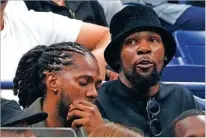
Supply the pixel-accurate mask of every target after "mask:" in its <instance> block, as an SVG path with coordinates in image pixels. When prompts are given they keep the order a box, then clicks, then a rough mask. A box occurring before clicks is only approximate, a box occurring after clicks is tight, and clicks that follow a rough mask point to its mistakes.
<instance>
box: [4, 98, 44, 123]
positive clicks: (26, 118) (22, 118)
mask: <svg viewBox="0 0 206 138" xmlns="http://www.w3.org/2000/svg"><path fill="white" fill-rule="evenodd" d="M47 116H48V115H47V113H45V112H31V110H30V109H29V108H25V109H24V110H22V109H21V108H20V106H19V104H18V103H17V102H16V101H14V100H6V99H3V98H1V126H2V127H5V126H11V125H15V123H25V122H26V123H27V124H28V125H31V124H35V123H38V122H40V121H43V120H45V119H46V118H47Z"/></svg>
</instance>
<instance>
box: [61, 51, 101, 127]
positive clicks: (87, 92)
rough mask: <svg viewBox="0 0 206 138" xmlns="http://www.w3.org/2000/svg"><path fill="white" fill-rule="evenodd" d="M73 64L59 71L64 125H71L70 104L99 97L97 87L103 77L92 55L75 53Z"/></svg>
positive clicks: (90, 100) (91, 100)
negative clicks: (68, 119) (68, 115)
mask: <svg viewBox="0 0 206 138" xmlns="http://www.w3.org/2000/svg"><path fill="white" fill-rule="evenodd" d="M72 60H74V61H73V63H74V64H73V65H70V66H68V67H65V68H64V69H62V70H61V71H58V73H57V78H58V89H59V91H60V95H59V104H58V105H57V106H58V107H57V108H58V109H59V115H60V117H61V118H62V119H63V120H64V121H63V122H64V126H70V125H71V122H68V121H67V120H66V118H67V114H68V111H69V109H70V108H69V106H70V105H71V104H72V103H73V102H75V101H77V100H86V101H89V102H93V100H94V99H95V98H96V97H97V89H98V88H99V87H100V84H101V79H100V73H99V67H98V64H97V61H96V60H95V59H94V58H93V57H91V56H90V55H88V54H87V55H85V56H83V55H79V54H75V55H74V56H73V58H72Z"/></svg>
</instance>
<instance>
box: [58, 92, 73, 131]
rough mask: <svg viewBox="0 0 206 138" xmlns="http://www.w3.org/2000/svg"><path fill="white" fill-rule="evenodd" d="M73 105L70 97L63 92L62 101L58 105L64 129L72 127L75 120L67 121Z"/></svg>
mask: <svg viewBox="0 0 206 138" xmlns="http://www.w3.org/2000/svg"><path fill="white" fill-rule="evenodd" d="M70 105H71V100H70V98H69V96H68V95H67V94H66V93H65V92H64V91H63V90H62V92H61V94H60V101H59V103H58V105H57V108H58V113H59V116H60V120H61V122H62V124H63V126H64V127H71V124H72V122H73V120H67V116H68V112H69V106H70Z"/></svg>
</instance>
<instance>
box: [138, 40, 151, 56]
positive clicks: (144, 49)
mask: <svg viewBox="0 0 206 138" xmlns="http://www.w3.org/2000/svg"><path fill="white" fill-rule="evenodd" d="M151 52H152V51H151V49H150V46H149V43H148V42H147V41H142V42H141V43H140V46H139V48H138V49H137V55H142V54H151Z"/></svg>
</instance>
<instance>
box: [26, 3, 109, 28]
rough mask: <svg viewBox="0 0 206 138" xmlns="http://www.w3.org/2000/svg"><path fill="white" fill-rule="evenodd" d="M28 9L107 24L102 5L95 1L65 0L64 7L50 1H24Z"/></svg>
mask: <svg viewBox="0 0 206 138" xmlns="http://www.w3.org/2000/svg"><path fill="white" fill-rule="evenodd" d="M24 2H25V4H26V6H27V8H28V9H29V10H34V11H38V12H53V13H56V14H60V15H64V16H67V17H69V18H74V19H78V20H82V21H84V22H88V23H93V24H97V25H101V26H108V25H107V22H106V18H105V15H104V10H103V8H102V6H101V5H100V4H99V3H98V2H97V1H65V4H66V7H64V6H59V5H57V4H56V3H54V2H52V1H24Z"/></svg>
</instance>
